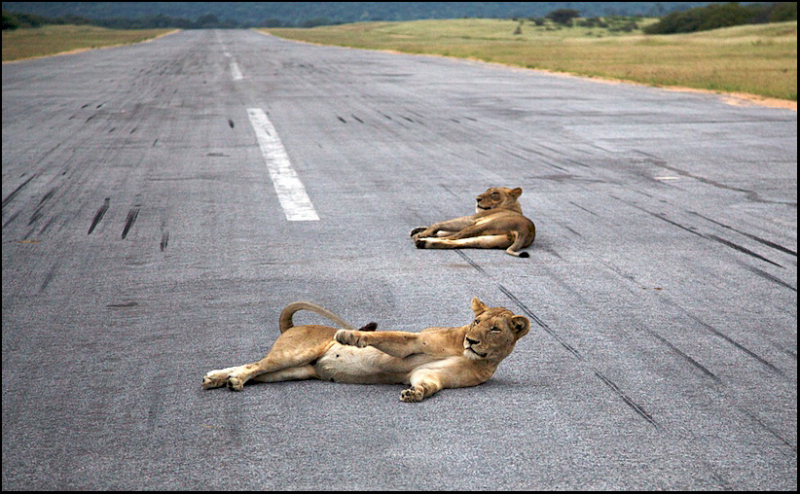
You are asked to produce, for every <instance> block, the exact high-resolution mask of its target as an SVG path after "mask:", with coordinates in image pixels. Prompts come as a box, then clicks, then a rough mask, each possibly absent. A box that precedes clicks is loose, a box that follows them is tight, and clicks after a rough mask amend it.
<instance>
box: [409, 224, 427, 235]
mask: <svg viewBox="0 0 800 494" xmlns="http://www.w3.org/2000/svg"><path fill="white" fill-rule="evenodd" d="M425 230H427V228H426V227H424V226H420V227H417V228H414V229H413V230H411V236H412V237H418V236H419V235H418V234H419V233H421V232H424V231H425Z"/></svg>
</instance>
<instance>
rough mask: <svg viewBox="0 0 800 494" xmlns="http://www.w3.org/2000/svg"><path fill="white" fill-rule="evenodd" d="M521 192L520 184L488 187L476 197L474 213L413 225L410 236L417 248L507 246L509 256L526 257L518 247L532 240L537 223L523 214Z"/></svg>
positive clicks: (521, 247) (490, 247)
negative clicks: (423, 224) (511, 187)
mask: <svg viewBox="0 0 800 494" xmlns="http://www.w3.org/2000/svg"><path fill="white" fill-rule="evenodd" d="M520 195H522V189H521V188H519V187H517V188H516V189H507V188H505V187H495V188H490V189H488V190H487V191H486V192H484V193H483V194H481V195H479V196H478V198H477V199H478V204H477V207H476V213H475V214H474V215H472V216H464V217H463V218H456V219H453V220H448V221H442V222H440V223H434V224H433V225H431V226H429V227H427V228H426V227H420V228H415V229H414V230H412V231H411V237H412V238H413V239H414V243H415V244H416V246H417V248H418V249H461V248H466V247H471V248H478V249H506V253H508V254H511V255H512V256H517V257H528V253H527V252H519V250H520V249H524V248H525V247H528V246H529V245H531V244H532V243H533V239H534V238H535V237H536V226H534V224H533V221H531V220H529V219H528V218H526V217H525V216H523V215H522V207H521V206H520V205H519V202H517V199H518V198H519V196H520Z"/></svg>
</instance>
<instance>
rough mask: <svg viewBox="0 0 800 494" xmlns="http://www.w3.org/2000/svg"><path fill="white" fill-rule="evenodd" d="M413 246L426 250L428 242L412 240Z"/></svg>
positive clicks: (418, 239) (419, 239)
mask: <svg viewBox="0 0 800 494" xmlns="http://www.w3.org/2000/svg"><path fill="white" fill-rule="evenodd" d="M414 245H415V246H416V247H417V249H427V248H428V241H427V240H423V239H421V238H417V239H414Z"/></svg>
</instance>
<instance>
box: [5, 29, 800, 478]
mask: <svg viewBox="0 0 800 494" xmlns="http://www.w3.org/2000/svg"><path fill="white" fill-rule="evenodd" d="M2 72H3V75H2V80H3V92H2V101H3V114H2V119H3V142H2V197H3V199H2V201H3V202H2V222H3V223H2V224H3V228H2V241H3V249H2V257H3V269H2V273H3V274H2V276H3V288H2V290H3V295H2V297H3V322H2V328H3V330H2V333H3V336H2V340H3V343H2V345H3V379H2V389H3V432H2V434H3V469H2V471H3V474H2V477H3V481H2V482H3V484H2V485H3V489H4V490H6V489H9V490H11V489H13V490H19V489H77V490H83V489H103V490H106V489H125V490H128V489H135V490H140V489H305V490H328V489H369V490H378V489H449V490H452V489H726V490H727V489H741V490H761V489H786V490H796V488H797V113H796V112H795V111H789V110H779V109H770V108H763V107H758V106H731V105H729V104H726V103H725V102H724V101H723V99H722V98H720V97H717V96H710V95H701V94H691V93H679V92H672V91H665V90H661V89H656V88H648V87H642V86H634V85H618V84H608V83H604V82H599V81H592V80H587V79H581V78H574V77H563V76H554V75H549V74H542V73H538V72H533V71H525V70H518V69H510V68H504V67H499V66H495V65H487V64H481V63H477V62H470V61H457V60H450V59H444V58H436V57H421V56H409V55H398V54H388V53H379V52H369V51H361V50H353V49H344V48H333V47H320V46H313V45H308V44H302V43H295V42H289V41H284V40H280V39H277V38H273V37H269V36H265V35H262V34H259V33H256V32H253V31H241V30H224V31H213V30H208V31H186V32H181V33H178V34H175V35H171V36H168V37H165V38H161V39H159V40H156V41H153V42H151V43H145V44H140V45H133V46H127V47H120V48H113V49H105V50H97V51H92V52H86V53H81V54H76V55H70V56H59V57H51V58H45V59H38V60H31V61H24V62H19V63H13V64H6V65H4V66H3V71H2ZM251 108H257V109H258V108H260V109H262V110H263V111H264V112H265V114H266V115H268V116H269V120H270V121H271V122H272V123H273V124H274V127H275V130H276V131H277V133H278V134H279V137H280V140H281V141H282V143H283V146H284V147H285V150H286V154H287V155H288V157H289V159H290V160H291V165H292V167H293V168H294V170H295V171H296V173H297V176H298V177H299V179H300V180H301V181H302V183H303V185H304V186H305V189H306V191H307V193H308V197H309V198H310V200H311V202H312V203H313V206H314V208H315V209H316V212H317V213H318V215H319V220H318V221H298V222H295V221H287V217H286V215H285V214H284V211H283V209H282V206H281V203H280V202H279V199H278V197H277V195H276V191H275V188H274V187H273V184H272V181H271V179H270V176H269V174H268V172H267V167H266V165H265V158H264V156H262V154H261V151H260V149H259V144H258V142H257V139H256V134H255V132H254V130H253V127H252V126H251V123H250V121H249V120H248V113H247V112H248V109H251ZM490 186H508V187H517V186H518V187H522V188H523V190H524V192H523V195H522V197H521V198H520V201H521V203H522V207H523V210H524V212H525V213H526V215H527V216H529V217H530V218H532V219H533V220H534V221H535V222H536V225H537V239H536V242H535V243H534V245H533V246H532V247H531V248H530V249H529V252H530V254H531V257H530V258H529V259H516V258H512V257H510V256H508V255H505V254H504V253H503V252H502V251H479V250H463V251H424V250H417V249H415V248H414V245H413V242H411V240H410V239H409V238H408V233H409V232H410V230H411V229H412V228H414V227H417V226H421V225H426V224H430V223H432V222H434V221H438V220H442V219H446V218H452V217H456V216H463V215H466V214H471V212H472V210H473V201H474V197H475V196H476V195H477V194H479V193H480V192H483V191H484V190H485V189H486V188H488V187H490ZM473 296H478V297H480V298H481V299H482V300H483V301H484V302H486V303H487V304H489V305H491V306H504V307H508V308H509V309H511V310H513V311H514V312H515V313H517V314H522V315H526V316H527V317H529V318H530V319H531V321H532V328H531V332H530V334H529V335H528V336H526V337H525V339H523V340H522V341H520V343H519V344H518V345H517V349H516V350H515V353H514V354H513V355H511V356H510V357H509V358H508V359H507V360H506V361H505V362H504V363H503V364H502V365H501V366H500V368H499V369H498V371H497V373H496V374H495V376H494V378H493V379H492V380H490V381H489V382H488V383H486V384H485V385H482V386H479V387H475V388H468V389H460V390H444V391H442V392H440V393H439V394H437V395H436V396H434V397H432V398H431V399H429V400H426V401H424V402H423V403H420V404H405V403H401V402H400V401H399V399H398V396H399V393H400V391H401V389H402V387H400V386H389V385H375V386H358V385H343V384H332V383H326V382H320V381H302V382H289V383H280V384H256V385H250V386H246V387H245V389H244V391H243V392H241V393H232V392H229V391H227V390H225V389H220V390H211V391H202V390H201V389H200V381H201V378H202V376H203V374H204V373H205V372H207V371H208V370H211V369H216V368H220V367H226V366H230V365H238V364H242V363H247V362H251V361H255V360H257V359H259V358H261V357H262V356H263V355H264V354H265V352H266V351H267V350H268V349H269V347H270V345H271V343H272V342H273V341H274V340H275V338H277V335H278V324H277V322H278V314H279V313H280V311H281V309H282V308H283V307H284V306H285V305H286V304H288V303H290V302H292V301H295V300H310V301H313V302H316V303H319V304H321V305H324V306H325V307H327V308H329V309H331V310H332V311H334V312H336V313H338V314H340V315H341V316H342V317H343V318H345V319H346V320H348V321H351V322H353V323H354V324H364V323H366V322H368V321H373V320H374V321H377V322H378V324H379V326H378V329H379V330H381V329H384V330H388V329H402V330H414V331H416V330H421V329H423V328H425V327H429V326H460V325H463V324H466V323H468V322H469V321H470V320H471V312H470V309H469V301H470V299H471V297H473ZM296 321H298V322H299V323H303V322H308V323H311V322H322V321H321V320H320V319H319V318H318V317H317V316H315V315H313V314H298V316H297V317H296Z"/></svg>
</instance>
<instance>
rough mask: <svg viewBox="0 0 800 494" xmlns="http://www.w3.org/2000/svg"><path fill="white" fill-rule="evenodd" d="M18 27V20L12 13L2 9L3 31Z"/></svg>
mask: <svg viewBox="0 0 800 494" xmlns="http://www.w3.org/2000/svg"><path fill="white" fill-rule="evenodd" d="M18 27H19V21H18V20H17V18H16V17H14V15H13V14H10V13H7V12H6V11H5V10H4V11H3V31H5V30H14V29H17V28H18Z"/></svg>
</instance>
